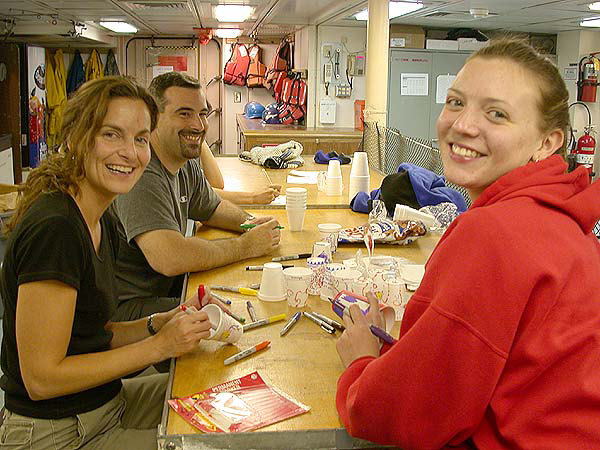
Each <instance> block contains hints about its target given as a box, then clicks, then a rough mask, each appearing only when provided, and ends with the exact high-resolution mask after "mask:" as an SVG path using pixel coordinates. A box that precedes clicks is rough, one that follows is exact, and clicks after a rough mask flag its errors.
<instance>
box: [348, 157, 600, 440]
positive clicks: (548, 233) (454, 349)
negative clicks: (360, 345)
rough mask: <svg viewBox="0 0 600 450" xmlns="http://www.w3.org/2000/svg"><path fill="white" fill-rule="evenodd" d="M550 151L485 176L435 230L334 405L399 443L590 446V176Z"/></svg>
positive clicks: (596, 379) (593, 309)
mask: <svg viewBox="0 0 600 450" xmlns="http://www.w3.org/2000/svg"><path fill="white" fill-rule="evenodd" d="M565 171H566V164H565V163H564V162H563V161H562V159H561V158H560V157H559V156H553V157H551V158H548V159H546V160H544V161H541V162H538V163H531V164H527V165H526V166H523V167H520V168H517V169H515V170H513V171H512V172H510V173H508V174H506V175H504V176H502V177H501V178H499V179H498V180H497V181H496V182H494V183H493V184H492V185H491V186H489V187H488V188H487V189H486V190H485V191H484V192H483V193H482V194H481V195H480V196H479V198H478V199H477V200H476V201H475V203H474V204H473V205H472V206H471V208H470V209H469V210H468V211H467V212H465V213H464V214H462V215H461V216H460V217H458V218H457V219H456V220H455V221H454V222H453V223H452V225H451V226H450V227H449V228H448V230H447V231H446V233H445V234H444V235H443V236H442V238H441V240H440V242H439V244H438V245H437V247H436V249H435V250H434V252H433V253H432V255H431V257H430V258H429V261H428V262H427V265H426V271H425V276H424V278H423V281H422V282H421V285H420V287H419V289H418V290H417V291H416V292H415V294H414V295H413V296H412V298H411V300H410V301H409V303H408V305H407V308H406V312H405V314H404V320H403V323H402V327H401V331H400V339H399V340H398V342H397V343H395V344H394V345H393V346H391V347H389V346H385V347H384V348H383V349H382V354H381V355H380V356H379V357H378V358H372V357H364V358H360V359H357V360H355V361H353V362H352V364H351V365H350V367H348V369H346V371H345V372H344V373H343V374H342V376H341V377H340V379H339V381H338V390H337V397H336V404H337V409H338V412H339V414H340V417H341V419H342V421H343V423H344V425H345V426H346V428H347V430H348V432H349V433H350V434H351V435H353V436H356V437H360V438H363V439H368V440H371V441H375V442H378V443H381V444H388V445H396V446H399V447H402V448H404V449H434V448H442V447H446V446H448V447H456V446H457V447H465V448H468V447H472V446H473V445H474V446H476V447H477V448H482V449H536V450H537V449H545V450H547V449H561V450H564V449H600V245H599V244H598V240H597V238H596V237H595V236H594V235H593V234H592V233H591V230H592V228H593V226H594V223H595V222H596V221H597V220H598V218H600V184H599V183H598V182H596V183H594V184H592V185H591V186H590V185H589V181H588V175H587V172H586V171H585V170H584V169H578V170H576V171H574V172H572V173H568V174H567V173H565Z"/></svg>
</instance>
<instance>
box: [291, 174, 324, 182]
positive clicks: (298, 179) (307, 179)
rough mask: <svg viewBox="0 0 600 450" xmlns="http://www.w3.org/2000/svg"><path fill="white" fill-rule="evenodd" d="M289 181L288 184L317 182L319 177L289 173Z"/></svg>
mask: <svg viewBox="0 0 600 450" xmlns="http://www.w3.org/2000/svg"><path fill="white" fill-rule="evenodd" d="M287 182H288V184H317V177H316V176H315V177H312V176H311V177H295V176H293V175H288V177H287Z"/></svg>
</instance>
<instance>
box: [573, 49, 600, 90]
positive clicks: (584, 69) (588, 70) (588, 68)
mask: <svg viewBox="0 0 600 450" xmlns="http://www.w3.org/2000/svg"><path fill="white" fill-rule="evenodd" d="M599 69H600V62H599V61H598V59H597V58H596V57H595V56H594V53H592V54H590V55H588V56H584V57H583V58H581V59H580V60H579V74H578V78H577V100H578V101H580V102H595V101H596V90H597V88H598V70H599Z"/></svg>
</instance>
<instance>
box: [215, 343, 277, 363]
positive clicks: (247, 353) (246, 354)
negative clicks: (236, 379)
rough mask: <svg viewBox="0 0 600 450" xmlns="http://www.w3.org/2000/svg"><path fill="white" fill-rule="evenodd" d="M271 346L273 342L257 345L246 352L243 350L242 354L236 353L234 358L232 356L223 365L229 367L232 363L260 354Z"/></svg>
mask: <svg viewBox="0 0 600 450" xmlns="http://www.w3.org/2000/svg"><path fill="white" fill-rule="evenodd" d="M270 344H271V341H263V342H261V343H260V344H258V345H255V346H254V347H250V348H247V349H246V350H242V351H241V352H239V353H236V354H235V355H233V356H230V357H229V358H227V359H226V360H225V361H223V364H225V365H226V366H227V365H229V364H231V363H234V362H236V361H239V360H240V359H242V358H245V357H246V356H250V355H251V354H253V353H256V352H258V351H260V350H262V349H263V348H267V347H268V346H269V345H270Z"/></svg>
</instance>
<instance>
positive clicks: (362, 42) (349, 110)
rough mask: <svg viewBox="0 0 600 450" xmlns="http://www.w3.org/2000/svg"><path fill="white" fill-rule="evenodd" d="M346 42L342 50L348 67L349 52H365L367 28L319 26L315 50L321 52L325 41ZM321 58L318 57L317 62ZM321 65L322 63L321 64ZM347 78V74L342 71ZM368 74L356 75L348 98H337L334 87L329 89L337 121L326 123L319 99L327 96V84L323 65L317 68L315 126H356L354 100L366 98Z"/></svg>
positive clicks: (343, 76)
mask: <svg viewBox="0 0 600 450" xmlns="http://www.w3.org/2000/svg"><path fill="white" fill-rule="evenodd" d="M344 41H346V42H345V47H343V48H344V51H343V52H342V61H344V65H343V67H344V68H345V67H346V64H345V61H346V57H347V56H348V52H351V53H354V52H358V51H362V52H364V51H365V49H366V44H367V28H366V26H365V27H362V28H358V27H319V28H318V31H317V48H316V49H315V50H314V51H315V52H317V53H318V54H320V52H321V48H322V45H323V43H329V42H342V43H343V42H344ZM367 58H368V55H367ZM320 61H321V59H320V58H317V62H320ZM319 66H320V64H319ZM342 78H343V79H345V74H343V73H342ZM365 84H366V76H364V75H363V76H360V77H354V81H353V85H352V94H351V96H350V97H348V98H336V97H335V92H332V91H333V89H331V88H330V89H329V97H330V98H332V99H334V100H335V101H336V104H337V109H336V121H335V124H333V125H324V124H321V123H319V101H320V100H321V99H322V98H324V97H326V95H325V85H324V84H323V67H317V69H316V87H315V92H316V99H315V102H316V105H315V116H316V117H315V126H319V127H348V128H354V100H364V99H365Z"/></svg>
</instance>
